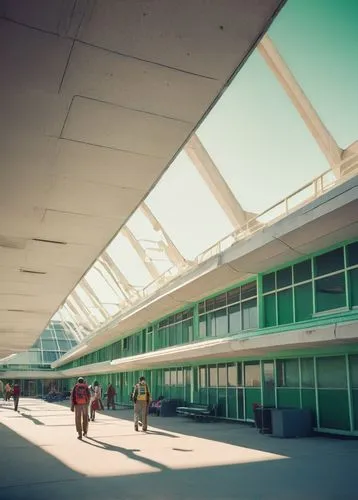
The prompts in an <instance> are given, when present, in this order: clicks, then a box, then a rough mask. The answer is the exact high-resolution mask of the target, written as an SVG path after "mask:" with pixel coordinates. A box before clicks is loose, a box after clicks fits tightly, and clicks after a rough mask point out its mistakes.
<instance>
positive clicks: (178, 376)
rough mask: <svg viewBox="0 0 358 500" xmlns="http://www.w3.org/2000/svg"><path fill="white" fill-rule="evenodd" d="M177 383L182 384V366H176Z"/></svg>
mask: <svg viewBox="0 0 358 500" xmlns="http://www.w3.org/2000/svg"><path fill="white" fill-rule="evenodd" d="M177 384H178V385H184V377H183V370H182V368H178V370H177Z"/></svg>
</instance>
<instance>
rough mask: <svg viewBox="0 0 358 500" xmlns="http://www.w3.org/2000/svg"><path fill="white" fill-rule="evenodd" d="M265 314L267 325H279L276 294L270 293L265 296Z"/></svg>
mask: <svg viewBox="0 0 358 500" xmlns="http://www.w3.org/2000/svg"><path fill="white" fill-rule="evenodd" d="M264 314H265V326H267V327H270V326H276V325H277V314H276V294H275V293H270V294H269V295H265V296H264Z"/></svg>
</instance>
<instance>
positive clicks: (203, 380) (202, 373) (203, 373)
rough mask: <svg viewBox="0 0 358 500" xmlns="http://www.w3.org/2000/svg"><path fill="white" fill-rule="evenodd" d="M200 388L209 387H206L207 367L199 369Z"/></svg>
mask: <svg viewBox="0 0 358 500" xmlns="http://www.w3.org/2000/svg"><path fill="white" fill-rule="evenodd" d="M199 387H207V385H206V366H200V367H199Z"/></svg>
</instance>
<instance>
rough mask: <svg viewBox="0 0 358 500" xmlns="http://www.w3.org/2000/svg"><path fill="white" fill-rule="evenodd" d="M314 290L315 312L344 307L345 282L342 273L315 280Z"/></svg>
mask: <svg viewBox="0 0 358 500" xmlns="http://www.w3.org/2000/svg"><path fill="white" fill-rule="evenodd" d="M315 289H316V310H317V312H323V311H329V310H332V309H338V308H340V307H344V306H346V280H345V275H344V273H340V274H334V275H333V276H327V277H326V278H321V279H318V280H316V281H315Z"/></svg>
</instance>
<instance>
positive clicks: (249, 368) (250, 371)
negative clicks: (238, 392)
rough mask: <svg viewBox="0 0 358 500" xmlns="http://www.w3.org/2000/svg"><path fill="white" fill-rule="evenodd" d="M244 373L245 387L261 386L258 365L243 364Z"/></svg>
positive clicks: (251, 363)
mask: <svg viewBox="0 0 358 500" xmlns="http://www.w3.org/2000/svg"><path fill="white" fill-rule="evenodd" d="M244 372H245V382H244V383H245V387H260V386H261V370H260V363H258V362H248V363H245V364H244Z"/></svg>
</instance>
